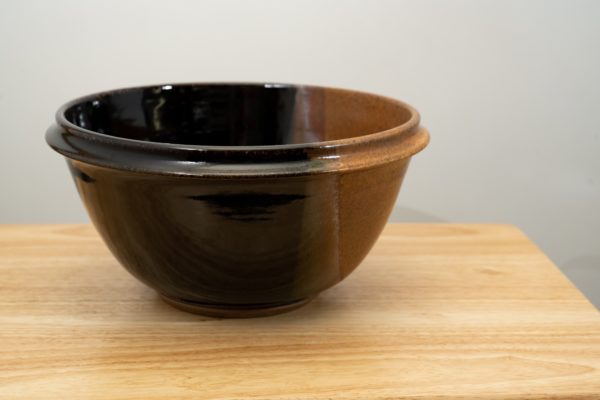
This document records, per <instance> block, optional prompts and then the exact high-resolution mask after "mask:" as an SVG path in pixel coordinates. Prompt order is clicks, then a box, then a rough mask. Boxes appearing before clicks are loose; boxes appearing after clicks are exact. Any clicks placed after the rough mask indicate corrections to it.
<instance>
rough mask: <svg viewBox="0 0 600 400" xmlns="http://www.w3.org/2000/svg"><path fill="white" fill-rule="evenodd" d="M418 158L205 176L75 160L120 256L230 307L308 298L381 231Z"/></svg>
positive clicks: (145, 276) (84, 194)
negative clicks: (278, 173) (327, 169)
mask: <svg viewBox="0 0 600 400" xmlns="http://www.w3.org/2000/svg"><path fill="white" fill-rule="evenodd" d="M408 162H409V159H408V158H405V159H400V160H396V161H393V162H388V163H384V164H381V165H377V166H375V167H371V168H365V169H360V170H354V171H344V172H338V173H335V172H334V173H322V174H308V175H299V176H285V177H266V176H265V177H260V176H256V177H248V178H239V177H237V178H229V179H228V178H226V177H219V178H200V177H193V176H170V175H160V174H148V173H140V172H131V171H126V170H118V169H111V168H105V167H99V166H95V165H92V164H88V163H85V162H81V161H76V160H72V159H67V163H68V166H69V169H70V170H71V173H72V175H73V178H74V180H75V183H76V185H77V189H78V191H79V194H80V196H81V198H82V200H83V202H84V204H85V207H86V208H87V211H88V213H89V215H90V217H91V219H92V221H93V223H94V225H95V226H96V228H97V230H98V231H99V232H100V234H101V236H102V238H103V239H104V241H105V242H106V243H107V245H108V247H109V248H110V250H111V251H112V252H113V254H114V255H115V256H116V258H117V259H118V260H119V261H120V262H121V264H122V265H123V266H124V267H125V268H126V269H127V270H128V271H129V272H130V273H132V274H133V275H134V276H135V277H137V278H138V279H139V280H141V281H142V282H144V283H145V284H147V285H148V286H150V287H152V288H154V289H156V290H157V291H158V292H160V293H162V294H163V295H166V296H169V297H171V298H175V299H181V300H185V301H190V302H197V303H204V304H215V305H224V306H248V307H251V306H260V305H279V304H287V303H291V302H294V301H299V300H302V299H306V298H310V297H313V296H315V295H316V294H318V293H319V292H321V291H323V290H324V289H327V288H328V287H331V286H333V285H335V284H336V283H338V282H340V281H341V280H342V279H344V278H345V277H346V276H348V274H350V273H351V272H352V271H353V270H354V268H356V267H357V266H358V264H359V263H360V262H361V261H362V260H363V258H364V257H365V256H366V254H367V253H368V252H369V250H370V249H371V247H372V245H373V244H374V243H375V241H376V240H377V238H378V236H379V234H380V233H381V230H382V229H383V227H384V225H385V223H386V221H387V218H388V217H389V214H390V212H391V210H392V208H393V206H394V203H395V200H396V196H397V194H398V191H399V189H400V185H401V183H402V179H403V177H404V174H405V172H406V169H407V167H408Z"/></svg>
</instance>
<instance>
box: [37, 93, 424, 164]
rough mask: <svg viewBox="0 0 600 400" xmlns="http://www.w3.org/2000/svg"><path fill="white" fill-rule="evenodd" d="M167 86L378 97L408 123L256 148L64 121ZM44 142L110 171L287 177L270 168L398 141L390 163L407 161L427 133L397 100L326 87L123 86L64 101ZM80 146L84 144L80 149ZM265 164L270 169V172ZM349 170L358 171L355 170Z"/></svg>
mask: <svg viewBox="0 0 600 400" xmlns="http://www.w3.org/2000/svg"><path fill="white" fill-rule="evenodd" d="M168 86H170V87H176V86H257V87H265V88H306V89H313V90H314V89H317V90H334V91H338V92H345V93H348V94H353V95H361V96H364V95H366V96H371V97H376V98H379V99H380V100H383V101H385V102H388V103H392V104H394V105H396V106H399V107H402V108H404V109H406V110H408V112H409V113H410V118H409V119H408V120H406V121H405V122H403V123H401V124H399V125H396V126H392V127H390V128H388V129H385V130H381V131H377V132H372V133H367V134H364V135H358V136H354V137H351V138H345V139H336V140H327V141H317V142H307V143H293V144H276V145H260V146H215V145H197V144H180V143H170V142H151V141H145V140H137V139H130V138H123V137H119V136H113V135H109V134H104V133H100V132H96V131H93V130H89V129H86V128H82V127H80V126H78V125H76V124H74V123H72V122H70V121H69V120H68V119H67V118H66V116H65V113H66V111H67V110H68V109H69V108H71V107H74V106H76V105H78V104H81V103H83V102H86V101H90V100H94V99H96V98H98V97H102V96H110V95H114V94H116V93H120V92H127V91H133V90H144V89H152V88H164V87H168ZM410 139H412V140H410ZM46 141H47V142H48V144H49V145H50V147H52V148H53V149H54V150H56V151H57V152H59V153H61V154H62V155H64V156H65V157H67V158H71V159H75V160H78V161H83V162H87V163H90V164H95V165H98V166H104V167H109V168H116V169H125V170H131V171H139V172H150V173H167V174H175V175H213V174H216V175H223V174H227V175H240V174H241V175H254V174H255V173H257V172H258V170H257V169H256V168H249V169H250V171H248V172H244V171H242V169H240V168H237V171H236V170H235V169H236V168H233V169H232V168H231V166H232V165H236V164H239V165H240V166H241V165H245V166H249V165H250V164H249V161H251V162H253V163H256V164H258V165H263V167H264V168H261V170H262V173H264V174H267V175H273V174H276V175H279V174H283V175H289V174H290V173H291V172H292V171H291V170H290V168H289V167H292V168H291V169H292V170H293V169H294V168H293V166H291V165H288V166H287V167H286V168H283V169H282V168H280V167H277V166H275V165H273V163H279V164H283V163H289V162H294V161H296V162H300V163H302V162H303V161H310V160H314V159H319V160H321V161H326V160H328V159H329V160H334V159H337V158H339V157H341V156H342V155H348V156H350V155H352V154H354V155H356V153H360V152H361V151H362V150H361V149H362V148H374V147H379V148H381V147H386V146H389V145H391V144H392V142H398V141H403V142H411V143H407V144H408V146H405V147H406V149H405V151H401V152H399V153H397V154H396V155H395V157H393V158H396V159H399V158H407V157H410V156H412V155H413V154H415V153H417V152H418V151H420V150H421V149H423V148H424V147H425V146H426V145H427V144H428V142H429V133H428V132H427V130H425V129H424V128H422V127H420V115H419V113H418V111H417V110H416V109H415V108H414V107H412V106H411V105H409V104H407V103H405V102H403V101H400V100H397V99H394V98H391V97H387V96H382V95H379V94H374V93H369V92H366V91H360V90H353V89H344V88H338V87H332V86H320V85H306V84H293V83H274V82H179V83H175V82H174V83H163V84H152V85H139V86H129V87H123V88H118V89H112V90H106V91H101V92H95V93H91V94H88V95H85V96H80V97H77V98H75V99H73V100H70V101H68V102H66V103H64V104H63V105H62V106H60V107H59V109H58V110H57V111H56V114H55V124H53V125H52V126H50V128H48V130H47V132H46ZM86 142H87V145H85V143H86ZM111 149H112V150H117V151H116V153H115V154H113V155H109V154H108V152H110V150H111ZM388 150H391V149H388ZM132 156H133V157H132ZM140 157H146V158H147V160H146V161H145V162H144V161H141V160H140ZM346 158H348V157H346ZM153 159H154V161H156V162H157V163H156V164H157V165H155V166H152V165H151V161H152V160H153ZM203 161H205V164H219V163H220V164H231V165H229V167H225V168H221V169H219V168H218V167H217V168H212V169H211V168H206V165H205V168H204V171H203V172H202V171H200V170H199V169H198V168H195V169H193V171H190V168H189V165H187V166H186V165H185V164H186V163H188V164H189V163H195V164H198V163H200V162H203ZM346 161H350V159H347V160H346ZM355 161H357V160H355ZM373 161H374V160H373ZM381 161H383V160H381ZM161 162H163V165H162V167H160V166H159V165H158V164H160V163H161ZM164 162H166V164H164ZM182 163H183V164H182ZM138 164H139V165H138ZM167 164H168V165H167ZM347 164H348V163H347ZM359 164H363V163H359ZM371 164H373V163H371ZM268 165H270V167H269V166H268ZM354 166H355V167H360V166H359V165H354ZM213 167H214V165H213ZM296 167H300V165H296ZM317 167H318V168H300V171H296V173H300V174H303V173H307V172H325V170H327V168H325V169H323V168H319V167H322V166H317ZM295 169H298V168H295ZM336 169H339V168H336Z"/></svg>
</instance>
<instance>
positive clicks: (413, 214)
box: [389, 207, 448, 223]
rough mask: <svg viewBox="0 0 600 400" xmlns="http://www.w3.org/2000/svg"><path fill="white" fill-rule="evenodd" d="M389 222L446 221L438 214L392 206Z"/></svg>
mask: <svg viewBox="0 0 600 400" xmlns="http://www.w3.org/2000/svg"><path fill="white" fill-rule="evenodd" d="M389 221H390V222H423V223H426V222H448V221H446V220H445V219H442V218H440V217H438V216H435V215H431V214H427V213H425V212H423V211H420V210H415V209H414V208H408V207H394V210H393V211H392V215H390V219H389Z"/></svg>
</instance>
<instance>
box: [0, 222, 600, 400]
mask: <svg viewBox="0 0 600 400" xmlns="http://www.w3.org/2000/svg"><path fill="white" fill-rule="evenodd" d="M13 398H14V399H17V398H23V399H25V398H26V399H65V398H77V399H109V398H111V399H117V398H118V399H165V398H169V399H238V398H253V399H309V398H311V399H312V398H315V399H350V398H352V399H354V398H356V399H366V398H374V399H417V398H418V399H429V398H435V399H479V398H492V399H516V398H527V399H555V398H556V399H558V398H564V399H600V314H599V313H598V311H597V310H596V309H595V308H594V307H593V306H592V305H591V304H590V303H589V302H588V301H587V300H586V299H585V298H584V297H583V296H582V295H581V294H580V293H579V292H578V291H577V289H575V288H574V287H573V285H572V284H571V283H570V282H569V281H568V280H567V279H566V278H565V277H564V276H563V275H562V274H561V273H560V272H559V271H558V269H557V268H556V267H555V266H554V265H552V263H551V262H550V261H549V260H548V259H547V258H546V257H545V256H544V255H543V254H542V253H541V252H540V251H539V250H538V249H537V248H536V247H535V246H534V245H533V244H532V243H531V242H529V241H528V240H527V239H526V237H525V236H524V235H523V234H522V233H521V232H520V231H519V230H518V229H516V228H514V227H512V226H507V225H390V226H388V227H387V228H386V230H385V232H384V233H383V235H382V236H381V238H380V240H379V242H378V243H377V244H376V246H375V248H374V249H373V251H372V252H371V253H370V255H369V256H368V257H367V259H366V260H365V261H364V262H363V264H362V265H361V266H360V267H359V268H358V269H357V270H356V271H355V272H354V273H353V274H352V275H351V276H350V277H349V278H348V279H347V280H346V281H344V282H343V283H341V284H340V285H338V286H337V287H334V288H333V289H331V290H329V291H327V292H325V293H323V294H322V295H321V296H320V297H319V298H318V299H317V300H315V301H314V302H313V303H311V304H309V305H308V306H306V307H304V308H302V309H300V310H298V311H294V312H291V313H289V314H284V315H279V316H274V317H268V318H259V319H250V320H218V319H209V318H204V317H200V316H197V315H192V314H186V313H184V312H181V311H177V310H175V309H173V308H171V307H169V306H167V305H166V304H164V303H163V302H162V301H160V300H159V298H158V296H157V295H156V294H155V293H154V292H153V291H151V290H150V289H147V288H146V287H144V286H143V285H142V284H140V283H138V282H137V281H136V280H134V279H133V278H132V277H131V276H129V275H128V274H127V273H126V272H125V271H124V270H123V269H122V268H121V267H120V266H119V265H118V264H117V262H116V261H115V260H114V259H113V257H112V256H111V255H110V254H109V252H108V250H107V249H106V248H105V247H104V245H103V244H102V243H101V241H100V239H99V238H98V236H97V235H96V233H95V231H94V230H93V228H91V227H90V226H84V225H47V226H23V225H16V226H1V227H0V399H13Z"/></svg>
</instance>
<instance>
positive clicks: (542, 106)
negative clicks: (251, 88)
mask: <svg viewBox="0 0 600 400" xmlns="http://www.w3.org/2000/svg"><path fill="white" fill-rule="evenodd" d="M599 71H600V2H599V1H593V0H590V1H572V0H571V1H567V0H564V1H550V0H547V1H523V0H516V1H505V0H503V1H500V0H498V1H494V2H491V1H481V0H473V1H458V0H456V1H416V0H415V1H411V2H408V1H341V0H340V1H335V2H334V1H323V0H318V1H281V0H280V1H260V0H258V1H256V0H255V1H222V0H221V1H192V0H190V1H183V0H169V1H148V0H146V1H124V0H120V1H115V0H111V1H106V0H104V1H81V0H79V1H67V0H54V1H47V0H44V1H17V0H13V1H2V2H1V3H0V128H1V134H0V155H1V157H0V188H1V189H0V190H1V197H0V222H1V223H21V222H33V223H42V222H81V221H86V220H87V218H86V216H85V213H84V211H83V208H82V206H81V205H80V202H79V199H78V198H77V195H76V191H75V189H74V187H73V185H72V182H71V180H70V177H69V176H68V174H67V169H66V168H65V165H64V162H63V161H62V160H61V158H60V157H59V156H58V155H57V154H55V153H53V152H52V151H50V149H49V148H47V147H46V144H45V143H44V140H43V133H44V130H45V128H46V127H47V126H48V125H49V124H50V123H51V121H52V119H53V114H54V111H55V109H56V108H57V107H58V106H59V105H60V104H61V103H63V102H64V101H66V100H69V99H71V98H73V97H75V96H79V95H82V94H87V93H90V92H94V91H98V90H104V89H110V88H116V87H120V86H131V85H138V84H150V83H162V82H177V81H215V80H216V81H278V82H299V83H313V84H321V85H333V86H341V87H347V88H355V89H362V90H367V91H373V92H378V93H382V94H385V95H389V96H393V97H398V98H401V99H404V100H406V101H408V102H410V103H412V104H413V105H415V106H416V107H417V108H418V109H419V110H420V111H421V113H422V117H423V121H424V124H425V125H426V126H427V127H428V128H429V129H430V130H431V133H432V142H431V145H430V147H429V148H428V149H427V150H426V151H424V152H423V153H421V154H420V155H419V156H418V157H416V158H415V159H414V162H413V164H412V166H411V169H410V170H409V173H408V177H407V179H406V181H405V186H404V188H403V193H402V194H401V196H400V200H399V203H398V209H397V210H396V213H395V215H394V218H395V219H397V220H398V221H402V220H421V221H431V220H435V221H438V220H439V221H466V222H506V223H514V224H517V225H519V226H520V227H521V228H523V229H524V230H525V232H526V233H527V234H529V235H530V236H531V237H532V238H533V239H534V240H535V241H536V242H537V243H538V244H539V245H540V247H541V248H542V249H543V250H544V251H545V252H546V253H547V254H548V255H550V256H551V258H552V259H553V260H554V261H555V262H556V263H557V264H559V265H560V266H561V268H563V270H564V271H565V272H566V273H567V274H568V275H569V276H570V277H571V278H572V279H573V280H574V281H575V282H576V283H577V284H578V285H579V286H580V288H581V289H583V290H584V291H585V292H586V293H587V294H588V296H589V297H590V298H591V299H593V300H594V301H595V302H596V304H600V245H599V244H600V243H599V242H600V211H599V210H598V207H599V206H600V201H599V200H600V188H599V181H600V139H599V133H600V72H599Z"/></svg>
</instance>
